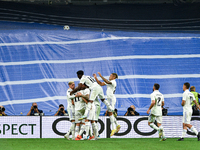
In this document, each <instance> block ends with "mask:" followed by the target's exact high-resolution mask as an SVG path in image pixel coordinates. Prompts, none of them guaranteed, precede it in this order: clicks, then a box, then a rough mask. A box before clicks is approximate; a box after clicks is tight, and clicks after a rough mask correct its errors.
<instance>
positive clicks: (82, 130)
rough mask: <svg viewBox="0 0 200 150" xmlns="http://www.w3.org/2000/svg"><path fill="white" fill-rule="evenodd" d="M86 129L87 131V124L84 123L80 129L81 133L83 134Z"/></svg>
mask: <svg viewBox="0 0 200 150" xmlns="http://www.w3.org/2000/svg"><path fill="white" fill-rule="evenodd" d="M84 131H85V125H84V124H83V125H82V126H81V130H80V131H79V135H82V134H83V132H84Z"/></svg>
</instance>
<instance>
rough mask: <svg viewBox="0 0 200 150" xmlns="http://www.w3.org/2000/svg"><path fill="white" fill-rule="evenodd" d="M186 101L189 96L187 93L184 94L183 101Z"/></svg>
mask: <svg viewBox="0 0 200 150" xmlns="http://www.w3.org/2000/svg"><path fill="white" fill-rule="evenodd" d="M186 99H187V95H186V94H185V93H183V98H182V100H184V101H186Z"/></svg>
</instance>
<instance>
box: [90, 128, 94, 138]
mask: <svg viewBox="0 0 200 150" xmlns="http://www.w3.org/2000/svg"><path fill="white" fill-rule="evenodd" d="M93 133H94V131H93ZM89 134H90V136H91V137H92V136H93V134H92V129H91V126H90V128H89Z"/></svg>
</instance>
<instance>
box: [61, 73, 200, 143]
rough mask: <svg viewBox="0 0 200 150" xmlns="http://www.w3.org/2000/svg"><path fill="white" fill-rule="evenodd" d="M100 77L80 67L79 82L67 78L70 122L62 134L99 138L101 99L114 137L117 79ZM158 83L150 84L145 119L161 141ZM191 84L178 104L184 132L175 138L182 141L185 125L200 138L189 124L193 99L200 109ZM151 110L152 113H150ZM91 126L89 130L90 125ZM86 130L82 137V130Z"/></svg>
mask: <svg viewBox="0 0 200 150" xmlns="http://www.w3.org/2000/svg"><path fill="white" fill-rule="evenodd" d="M98 74H99V76H100V77H101V79H102V80H103V82H101V81H99V80H98V78H97V75H96V74H93V77H90V76H86V75H84V72H83V71H82V70H79V71H78V72H77V76H78V78H79V79H80V83H79V84H78V86H77V87H76V88H75V83H74V82H73V81H70V82H69V83H68V85H69V89H68V90H67V101H68V107H67V110H68V113H69V119H70V121H71V123H72V124H71V127H70V129H69V131H68V132H67V133H66V134H65V135H64V137H65V138H66V139H68V140H70V138H69V136H70V133H71V134H72V140H86V139H88V140H98V139H99V137H100V136H99V133H98V129H99V128H98V123H97V122H98V118H99V115H100V110H101V109H100V102H99V100H98V98H99V99H101V101H102V102H103V103H104V104H105V105H106V107H107V110H108V114H109V117H110V122H111V126H112V130H111V134H110V136H113V135H114V134H115V133H118V132H119V130H120V128H121V126H120V125H119V124H118V122H117V119H116V116H117V115H116V112H115V111H114V109H115V103H116V97H115V89H116V86H117V84H116V79H117V78H118V75H117V74H116V73H112V74H111V75H110V77H109V80H107V79H106V78H104V77H103V76H102V75H101V73H100V72H98ZM105 85H106V86H107V91H106V94H107V100H106V99H105V96H104V93H103V89H102V87H101V86H105ZM159 88H160V85H159V84H157V83H155V84H154V85H153V93H152V94H151V105H150V107H149V109H148V110H147V114H149V113H150V115H149V119H148V125H149V126H150V127H151V128H153V129H155V130H157V131H158V133H159V138H161V139H160V141H165V140H166V136H165V132H164V128H163V126H162V107H163V106H164V96H163V94H162V93H160V92H159ZM189 88H190V84H189V83H187V82H186V83H184V84H183V91H184V93H183V98H182V103H181V105H182V106H183V132H182V136H181V138H180V139H178V141H183V140H184V137H185V135H186V132H187V128H189V129H190V130H191V131H193V132H194V133H195V134H196V135H197V139H198V141H200V132H198V131H197V130H196V129H195V128H194V126H192V125H191V124H190V121H191V116H192V102H194V103H195V104H196V107H197V108H198V109H200V107H199V105H198V104H197V102H196V100H195V97H194V95H193V94H192V93H191V92H190V91H189ZM150 111H151V112H150ZM155 120H156V121H157V124H155ZM90 123H91V125H92V129H91V125H90ZM84 131H85V132H86V134H85V136H83V137H82V136H81V135H83V132H84Z"/></svg>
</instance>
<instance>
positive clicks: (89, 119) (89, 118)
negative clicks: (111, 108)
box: [75, 85, 98, 140]
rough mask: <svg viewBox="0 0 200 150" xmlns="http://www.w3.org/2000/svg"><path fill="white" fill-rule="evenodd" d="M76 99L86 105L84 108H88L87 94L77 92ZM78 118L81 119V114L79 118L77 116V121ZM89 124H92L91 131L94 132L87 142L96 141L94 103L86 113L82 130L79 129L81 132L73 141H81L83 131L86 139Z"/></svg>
mask: <svg viewBox="0 0 200 150" xmlns="http://www.w3.org/2000/svg"><path fill="white" fill-rule="evenodd" d="M84 86H85V85H83V86H82V87H84ZM87 90H89V89H87ZM84 94H86V95H84ZM76 98H79V99H83V100H84V101H85V102H86V103H87V104H86V107H88V102H87V101H88V100H89V92H82V91H80V92H78V93H77V94H76ZM82 115H83V113H82ZM80 117H81V114H80V115H79V116H77V119H78V118H80ZM77 119H76V120H77ZM79 120H80V119H79ZM90 122H91V124H92V129H93V131H94V136H91V135H90V138H89V140H97V136H98V130H97V125H96V122H95V105H94V103H92V105H91V108H90V110H89V112H88V115H87V118H86V119H85V126H84V128H83V129H82V127H81V131H80V133H79V135H78V136H77V138H76V139H75V140H82V137H81V134H82V133H83V132H84V129H85V131H86V137H88V135H89V130H90Z"/></svg>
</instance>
